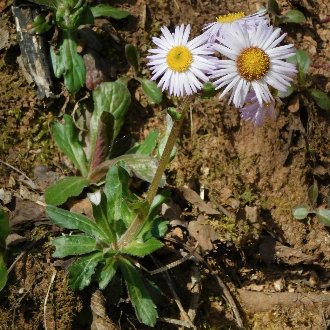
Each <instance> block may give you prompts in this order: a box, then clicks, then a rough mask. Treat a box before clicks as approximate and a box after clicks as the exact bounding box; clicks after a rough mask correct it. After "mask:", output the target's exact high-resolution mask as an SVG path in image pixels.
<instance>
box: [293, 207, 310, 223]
mask: <svg viewBox="0 0 330 330" xmlns="http://www.w3.org/2000/svg"><path fill="white" fill-rule="evenodd" d="M309 213H311V212H310V211H309V210H308V209H307V208H306V207H304V206H297V207H295V208H294V209H293V210H292V215H293V217H294V218H295V219H297V220H303V219H305V218H306V217H307V216H308V214H309Z"/></svg>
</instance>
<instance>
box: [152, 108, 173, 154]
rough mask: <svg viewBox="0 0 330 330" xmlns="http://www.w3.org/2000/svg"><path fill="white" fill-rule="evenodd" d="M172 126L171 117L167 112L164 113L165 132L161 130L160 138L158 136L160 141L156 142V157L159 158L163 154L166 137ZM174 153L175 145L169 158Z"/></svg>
mask: <svg viewBox="0 0 330 330" xmlns="http://www.w3.org/2000/svg"><path fill="white" fill-rule="evenodd" d="M172 126H173V119H172V117H171V116H170V115H169V114H168V113H167V114H166V129H165V132H163V134H162V135H161V138H160V141H159V144H158V150H157V157H158V159H160V158H161V157H162V155H163V152H164V149H165V145H166V143H167V139H168V137H169V135H170V133H171V130H172ZM175 154H176V147H174V148H173V150H172V152H171V157H170V159H171V160H172V159H173V158H174V157H175Z"/></svg>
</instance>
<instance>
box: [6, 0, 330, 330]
mask: <svg viewBox="0 0 330 330" xmlns="http://www.w3.org/2000/svg"><path fill="white" fill-rule="evenodd" d="M0 3H1V4H2V2H0ZM279 3H280V5H281V9H282V11H283V12H285V11H286V10H288V9H292V8H294V6H296V8H297V9H299V10H301V11H302V12H303V13H304V14H305V16H306V17H307V22H306V23H304V24H303V25H293V24H288V25H283V26H282V27H283V29H284V30H285V31H286V32H288V37H287V40H288V41H290V42H293V43H294V44H295V45H296V47H297V48H300V49H304V50H306V51H307V52H308V53H309V55H310V56H311V59H312V65H311V73H312V75H313V80H314V82H315V83H316V85H317V87H319V88H320V89H322V90H324V91H327V92H329V89H330V83H329V76H330V71H329V66H330V58H329V57H330V55H329V54H330V52H329V41H330V32H329V16H327V15H329V11H330V5H329V3H327V2H326V1H323V0H317V1H315V2H313V3H311V2H310V1H307V0H306V1H302V2H297V1H285V0H284V1H280V2H279ZM111 4H113V5H116V6H121V7H124V8H125V9H128V10H129V11H130V12H131V13H132V17H130V18H128V19H125V20H124V22H113V24H114V27H115V30H116V33H117V34H118V36H119V37H121V38H122V40H125V42H127V43H133V44H135V45H136V46H137V47H138V48H139V50H140V52H141V58H142V59H143V57H144V55H146V51H147V49H148V48H149V47H150V45H151V36H152V35H154V34H155V33H158V31H159V28H160V26H162V25H166V26H169V27H173V26H174V25H176V24H179V23H190V24H192V30H193V33H194V34H197V33H199V31H200V28H201V27H202V25H203V24H205V23H206V22H209V21H210V20H213V19H214V18H215V16H217V15H221V14H225V13H226V12H228V11H241V10H242V11H245V12H247V13H252V12H254V11H256V9H257V8H259V7H258V5H264V3H259V2H258V1H249V2H246V1H232V0H225V1H201V0H181V1H180V0H174V1H168V0H166V1H145V0H136V1H112V2H111ZM0 8H1V10H2V12H1V20H0V29H4V30H6V31H8V32H9V39H8V43H7V45H6V46H5V47H4V48H2V49H1V50H0V67H1V71H0V96H1V97H0V159H1V160H2V161H5V162H7V163H9V164H10V165H12V166H14V167H15V168H17V169H19V170H20V171H22V172H24V173H26V174H27V175H28V176H29V177H31V178H33V179H34V176H35V174H36V173H35V172H34V170H35V169H36V167H37V166H39V167H37V169H38V168H39V170H40V165H46V166H48V170H51V171H52V173H53V175H54V172H57V174H63V173H67V172H69V171H70V167H68V166H67V165H68V164H67V162H66V161H65V159H63V158H62V156H61V155H60V154H59V152H58V150H57V149H56V146H54V143H53V142H52V140H51V137H50V133H49V124H50V123H51V121H52V120H53V119H54V118H55V117H60V116H61V114H63V112H64V111H66V112H68V113H70V112H71V109H72V108H73V106H74V104H75V102H76V101H77V100H78V99H79V98H80V97H82V96H84V95H85V94H84V93H85V92H82V93H81V95H79V96H75V97H73V96H71V97H67V96H65V95H63V96H61V97H60V98H58V99H56V100H55V101H54V102H52V103H50V102H48V101H45V100H43V101H41V100H38V99H37V97H36V90H35V88H34V86H32V85H29V84H28V83H27V82H26V80H25V78H24V76H23V74H22V71H21V70H20V67H19V65H18V64H17V61H16V58H17V56H18V55H19V48H18V45H17V43H16V41H15V26H14V24H13V18H12V16H11V12H10V6H7V7H6V6H5V5H3V6H2V7H0ZM101 26H102V25H101V24H99V29H100V30H102V28H101ZM103 35H104V31H103ZM117 69H118V71H119V73H120V74H128V75H129V74H130V73H127V68H126V69H123V68H122V67H119V68H117ZM125 70H126V71H125ZM131 89H132V92H133V93H134V101H133V104H132V106H131V108H130V110H129V113H128V115H127V124H126V125H125V129H124V131H125V133H124V134H129V135H131V136H133V137H134V138H136V140H139V139H141V138H144V137H145V136H146V135H147V133H148V131H149V130H150V129H151V128H158V129H160V130H161V129H162V127H163V126H162V125H163V122H164V119H163V118H164V112H163V109H164V108H165V107H166V105H167V104H170V100H167V101H165V102H164V104H162V107H154V108H152V107H150V106H149V105H147V102H146V100H145V98H144V97H143V96H142V93H140V90H139V88H136V86H134V84H132V86H131ZM66 101H68V103H66ZM293 102H294V100H286V101H284V104H283V106H282V107H281V108H280V111H279V116H278V119H277V121H276V122H268V123H266V124H265V125H264V126H263V127H262V128H258V129H255V128H254V127H252V125H251V124H249V123H245V122H242V121H241V120H240V118H239V113H238V111H237V110H236V109H234V108H232V107H230V106H228V105H227V104H226V102H225V101H219V100H218V98H214V99H210V100H205V99H201V98H196V99H195V101H194V102H193V103H192V104H191V112H190V115H189V118H187V119H186V121H185V124H184V128H183V130H182V134H181V139H180V142H179V148H178V153H177V156H176V158H175V159H174V161H173V162H172V164H171V167H170V170H169V171H168V182H169V184H170V187H171V189H172V191H173V193H172V201H171V202H172V204H171V205H172V209H171V211H172V213H173V214H172V215H171V219H172V227H171V233H170V234H169V236H171V237H176V238H182V239H183V241H185V242H186V243H187V245H188V246H194V244H195V241H196V240H197V241H198V242H199V244H200V246H202V248H201V247H200V248H199V249H198V252H199V253H200V254H201V255H203V258H204V260H205V261H207V262H208V263H209V265H211V266H212V267H213V269H215V270H217V274H218V276H219V277H220V278H221V279H222V280H223V281H224V282H225V283H226V284H227V285H228V287H229V289H230V292H231V295H232V296H233V297H234V299H235V301H236V303H237V306H238V311H239V314H240V315H241V318H242V320H243V322H244V325H245V327H246V328H247V329H254V330H259V329H274V330H277V329H297V330H298V329H299V330H305V329H316V330H318V329H327V328H328V326H329V324H330V302H329V297H330V296H329V293H328V289H329V286H330V285H329V283H330V272H329V260H330V235H329V229H327V228H326V227H324V226H323V225H322V224H320V223H319V222H318V220H317V219H316V218H313V217H311V218H310V219H309V220H308V221H297V220H295V219H294V218H293V216H292V208H294V207H295V206H297V205H300V204H304V203H308V193H307V191H308V187H309V186H310V185H311V184H312V183H313V181H314V180H316V181H317V183H318V186H319V191H320V193H319V197H318V201H317V206H319V207H320V206H321V207H322V206H323V207H328V208H329V207H330V198H329V196H330V191H329V190H330V177H329V168H330V167H329V165H330V152H329V150H330V125H329V121H330V114H329V113H326V112H324V111H323V110H321V109H320V108H318V107H317V106H316V105H315V104H314V103H313V102H311V100H307V99H304V100H303V101H302V102H301V103H300V106H299V108H298V110H294V111H292V110H291V111H290V109H292V108H290V106H291V105H292V104H293ZM48 173H50V172H48ZM47 175H51V174H47ZM38 178H39V179H40V175H39V176H38V175H37V179H38ZM48 179H49V178H48ZM44 180H46V179H44ZM49 180H50V181H51V179H49ZM0 184H1V186H2V187H3V188H4V189H6V191H11V192H12V194H13V195H15V196H14V197H12V201H11V202H10V203H9V204H8V205H6V207H7V208H8V209H9V210H10V212H11V219H12V221H13V220H15V221H16V223H15V227H13V228H14V229H13V231H14V232H15V233H18V234H20V235H21V236H22V237H24V238H25V239H26V241H25V242H23V243H19V244H18V245H16V246H14V247H12V248H11V253H10V255H9V260H8V261H9V265H10V264H11V263H13V262H14V260H15V258H17V256H18V255H19V254H20V253H21V252H22V251H24V250H26V253H25V254H24V255H23V257H22V258H21V259H20V260H19V261H18V262H16V264H15V266H14V267H13V269H12V271H11V273H10V275H9V281H8V284H7V286H6V288H5V289H4V290H3V291H2V292H1V300H0V311H1V312H0V329H19V330H21V329H42V328H43V326H44V317H46V320H47V321H46V323H47V326H48V329H61V330H62V329H85V328H86V329H88V328H90V324H91V323H92V321H93V317H94V319H95V315H94V314H93V313H92V311H91V308H90V299H91V292H93V290H94V288H91V289H90V290H86V292H83V293H74V292H72V291H71V290H70V289H69V288H68V286H67V279H66V274H65V271H64V270H62V268H63V267H62V268H59V267H56V266H58V264H56V263H55V260H54V259H53V258H52V257H51V253H52V247H51V246H50V244H49V239H50V236H55V235H56V234H57V233H58V229H56V228H54V227H53V226H52V225H51V223H50V222H49V221H48V220H47V219H45V216H44V215H43V214H42V213H36V211H35V210H33V211H30V213H29V212H28V211H26V213H24V216H21V217H20V218H19V219H18V218H17V212H18V213H19V211H20V210H21V211H22V209H23V208H22V206H21V209H20V208H19V205H20V203H19V201H21V200H22V199H24V198H25V199H28V198H30V199H33V192H32V193H29V194H28V193H27V192H26V189H25V190H24V189H23V188H22V183H21V181H20V178H19V174H18V173H17V171H15V170H13V169H12V168H10V167H8V166H7V165H4V164H2V163H1V164H0ZM183 187H188V188H189V189H191V190H193V191H195V192H197V193H198V194H200V192H201V191H203V192H204V201H205V202H206V203H207V205H208V207H210V208H212V210H216V211H217V212H215V213H214V212H213V213H212V212H211V211H210V210H209V209H207V208H206V206H205V205H202V204H200V203H201V202H200V201H198V202H197V201H196V199H195V200H194V201H193V197H191V196H192V195H190V197H187V196H186V195H185V194H184V188H183ZM0 188H1V187H0ZM22 191H23V192H22ZM31 194H32V195H31ZM31 196H32V197H31ZM31 203H33V202H31ZM32 205H33V204H32ZM203 207H204V209H203ZM174 210H176V212H174ZM223 211H225V213H224V212H223ZM17 219H18V220H17ZM197 219H198V220H201V221H202V224H204V225H205V226H207V228H208V229H207V230H208V231H206V232H205V234H203V235H204V236H203V237H202V235H201V234H200V231H201V230H202V228H204V227H205V226H204V227H203V225H199V227H197V231H193V229H192V228H191V227H189V224H190V223H194V221H196V220H197ZM196 232H197V234H196ZM193 233H195V236H194V235H193ZM30 241H34V242H35V243H34V245H33V246H31V245H29V244H30V243H29V242H30ZM203 244H204V245H203ZM170 247H174V248H176V249H179V248H181V247H179V246H177V245H173V246H170ZM156 258H157V259H158V260H159V261H160V262H161V263H162V264H166V263H169V262H171V261H173V260H174V259H176V258H178V256H177V255H174V253H173V251H172V252H169V251H168V250H166V251H162V252H160V253H158V254H156ZM194 265H195V264H194V262H192V261H189V262H186V263H183V264H182V265H180V266H178V267H177V268H175V269H174V270H173V271H171V273H170V275H171V276H172V281H173V283H174V284H175V286H176V287H175V289H176V291H177V293H178V295H179V297H180V299H181V300H182V303H183V305H184V307H186V308H187V309H188V308H189V303H190V302H191V299H192V298H191V293H192V292H193V289H192V287H191V286H190V287H189V286H188V284H189V282H190V277H191V273H192V271H193V269H194ZM61 266H63V265H61ZM64 268H65V267H64ZM150 268H156V267H155V266H154V265H151V266H150ZM198 269H199V275H200V276H201V283H202V285H201V286H202V288H201V290H200V299H199V302H198V305H197V306H198V308H197V307H196V311H197V315H196V318H195V321H194V324H195V325H196V327H197V329H235V327H236V322H235V317H234V315H233V313H232V307H233V306H231V305H230V304H228V303H226V301H225V300H224V294H223V291H222V290H221V289H220V288H219V286H218V284H217V281H216V278H215V276H213V275H212V274H211V273H210V271H209V270H207V269H206V268H205V266H204V265H203V264H201V263H199V268H198ZM53 274H56V275H54V276H55V278H54V281H53V283H52V281H51V279H52V276H53ZM157 281H160V283H161V284H160V285H161V287H162V288H163V290H164V292H165V293H166V295H165V296H166V297H164V298H163V299H162V300H160V301H157V305H158V306H159V313H160V315H161V317H164V318H165V317H168V318H174V319H180V313H179V312H178V310H177V308H176V305H175V302H174V299H173V297H172V296H171V293H170V291H169V290H168V287H167V286H166V283H165V282H164V280H163V279H162V277H161V276H159V277H156V278H155V282H157ZM50 283H52V285H51V289H50V292H49V297H48V303H47V310H46V314H45V313H44V301H45V297H46V295H47V291H48V289H49V287H50ZM187 286H188V288H187ZM105 296H106V297H108V296H109V293H105ZM110 296H111V293H110ZM107 307H108V310H107V312H108V314H109V315H110V318H111V319H112V320H114V322H115V324H118V325H119V326H121V327H122V329H134V328H135V329H142V327H141V325H140V324H139V323H138V322H137V321H136V319H135V316H134V312H133V311H132V310H131V308H130V307H129V304H128V303H127V301H123V302H122V303H121V304H120V306H119V307H111V306H109V305H108V306H107ZM93 315H94V316H93ZM181 318H182V315H181ZM94 326H95V325H94ZM157 328H159V329H176V328H178V327H177V326H175V325H173V324H172V325H170V324H167V323H165V322H163V321H160V322H159V323H158V324H157ZM94 329H98V328H97V327H96V328H95V327H94ZM100 329H101V328H100Z"/></svg>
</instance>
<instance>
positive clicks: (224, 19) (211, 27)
mask: <svg viewBox="0 0 330 330" xmlns="http://www.w3.org/2000/svg"><path fill="white" fill-rule="evenodd" d="M266 12H267V10H266V9H263V10H260V11H258V12H256V13H254V14H252V15H248V16H246V15H245V13H244V12H243V11H239V12H236V13H229V14H226V15H220V16H217V17H216V21H215V22H212V23H208V24H205V26H204V28H203V30H204V31H205V32H204V34H205V35H206V36H207V39H208V42H211V43H213V42H215V41H216V39H217V38H222V37H223V36H224V34H226V32H227V31H230V30H231V29H232V28H234V27H235V26H236V25H243V24H244V25H245V26H246V28H247V29H250V28H255V27H256V26H258V25H259V24H260V23H268V22H269V20H268V18H267V17H266V16H265V14H266Z"/></svg>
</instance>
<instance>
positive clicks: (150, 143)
mask: <svg viewBox="0 0 330 330" xmlns="http://www.w3.org/2000/svg"><path fill="white" fill-rule="evenodd" d="M158 134H159V132H158V131H151V132H150V133H149V134H148V136H147V137H146V139H145V140H144V141H143V142H142V143H141V144H140V145H139V147H138V148H137V150H136V153H137V154H142V155H149V156H150V155H151V153H152V152H153V151H154V149H155V148H156V144H157V138H158Z"/></svg>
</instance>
